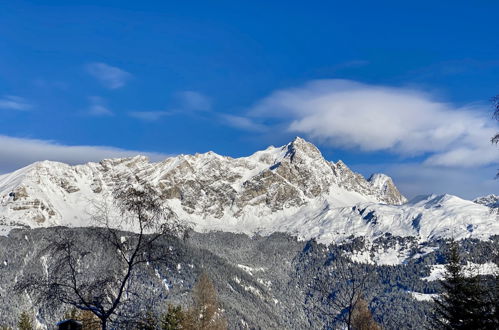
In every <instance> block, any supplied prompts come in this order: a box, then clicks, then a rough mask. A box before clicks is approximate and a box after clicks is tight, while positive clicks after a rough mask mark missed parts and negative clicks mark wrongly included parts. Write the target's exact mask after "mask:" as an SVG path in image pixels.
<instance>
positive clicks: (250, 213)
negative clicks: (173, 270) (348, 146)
mask: <svg viewBox="0 0 499 330" xmlns="http://www.w3.org/2000/svg"><path fill="white" fill-rule="evenodd" d="M130 174H133V175H134V176H137V177H139V178H140V179H141V180H142V181H147V182H149V183H151V184H152V185H154V186H155V187H156V190H157V191H158V193H159V194H160V197H161V199H162V200H163V201H164V203H165V205H168V206H170V207H171V208H172V209H173V210H174V211H175V213H176V214H177V215H178V216H179V218H181V219H184V220H185V221H187V222H190V223H191V224H192V225H193V226H194V228H195V229H196V230H200V231H205V230H222V231H232V232H245V233H254V232H258V233H262V234H264V233H271V232H274V231H285V232H291V233H293V234H296V235H298V236H300V237H304V238H310V237H317V238H320V239H322V240H323V241H326V242H330V241H335V240H338V239H344V238H345V237H348V236H350V235H355V236H359V235H360V236H363V235H366V237H376V236H379V235H383V234H384V233H386V232H390V233H393V234H397V235H402V236H404V235H421V234H422V233H425V234H424V235H429V234H428V233H432V234H431V235H432V236H435V235H436V236H438V233H440V232H441V231H440V230H438V231H436V232H432V230H431V228H433V225H432V222H431V221H426V218H424V219H423V220H424V221H423V220H421V219H420V220H418V223H423V224H426V226H427V227H428V226H429V227H431V228H430V229H428V228H427V227H425V226H422V227H418V228H419V229H417V230H416V229H414V227H413V226H412V224H411V223H412V221H413V220H414V219H413V218H417V217H418V214H419V213H421V214H423V213H424V214H426V217H431V216H432V214H433V213H432V212H433V210H435V212H437V211H438V212H440V211H441V209H437V205H436V204H435V206H432V205H430V204H428V203H426V204H425V205H419V204H418V205H413V204H411V205H407V206H402V207H401V206H398V205H402V204H404V203H406V201H407V200H406V198H405V197H404V196H403V195H402V194H401V193H400V192H399V191H398V189H397V188H396V186H395V184H394V183H393V181H392V179H391V178H390V177H388V176H386V175H383V174H374V175H372V176H371V177H370V178H369V179H366V178H364V177H363V176H362V175H360V174H358V173H355V172H353V171H352V170H350V169H349V168H348V166H347V165H346V164H344V163H343V162H342V161H338V162H336V163H334V162H330V161H327V160H326V159H324V157H323V156H322V154H321V152H320V151H319V149H317V147H316V146H314V145H313V144H311V143H309V142H307V141H305V140H303V139H301V138H295V139H294V140H293V141H291V142H290V143H288V144H286V145H284V146H282V147H268V148H267V149H265V150H261V151H257V152H255V153H254V154H252V155H250V156H247V157H241V158H231V157H226V156H221V155H218V154H216V153H214V152H207V153H203V154H195V155H178V156H175V157H168V158H166V159H164V160H163V161H160V162H150V161H149V160H148V158H147V157H144V156H136V157H130V158H119V159H105V160H102V161H101V162H99V163H87V164H84V165H77V166H70V165H67V164H64V163H58V162H49V161H43V162H37V163H34V164H32V165H29V166H27V167H25V168H22V169H20V170H17V171H15V172H12V173H9V174H5V175H1V176H0V227H1V226H3V227H4V228H5V227H8V226H20V225H22V226H30V227H41V226H43V227H46V226H57V225H66V226H88V225H93V223H90V222H89V221H90V220H89V216H88V209H89V205H91V204H92V203H94V202H96V201H97V202H100V201H105V200H107V201H110V200H111V199H112V194H111V192H112V190H113V187H114V186H115V184H116V182H117V180H118V179H119V178H120V177H121V178H122V177H124V176H127V175H130ZM461 201H462V200H458V201H451V202H449V203H446V204H445V206H446V207H449V208H453V207H454V206H453V205H457V204H459V205H461V204H462V205H464V206H463V208H462V209H466V210H471V211H472V212H475V213H476V212H478V213H479V214H480V217H482V215H483V212H482V209H481V208H484V209H487V210H488V208H487V207H484V206H481V205H478V204H475V203H472V202H469V203H471V206H474V208H471V206H470V205H469V204H466V202H461ZM453 203H454V204H453ZM456 203H457V204H456ZM367 208H369V209H372V210H373V213H372V214H376V219H377V220H376V221H374V220H373V219H374V218H373V216H369V217H367V218H365V217H366V215H365V214H366V213H365V212H359V211H358V210H362V209H367ZM414 208H415V209H417V210H419V208H426V209H429V210H431V212H429V211H425V212H423V213H422V212H420V211H415V210H414ZM369 212H371V211H369ZM369 212H367V213H369ZM428 212H429V213H428ZM466 212H468V211H466ZM369 214H371V213H369ZM442 214H443V213H442ZM442 214H440V216H442ZM443 216H445V214H444V215H443ZM471 218H473V217H471ZM418 219H419V218H418ZM463 219H470V217H469V216H468V217H465V218H463ZM489 220H490V219H489V218H482V220H481V221H482V223H483V222H487V221H489ZM442 221H443V220H442ZM463 221H464V220H463ZM466 221H467V220H466ZM473 221H474V220H473ZM487 223H488V222H487ZM475 227H476V226H475ZM475 227H473V228H475ZM492 227H493V226H492ZM464 228H469V226H468V227H466V226H464ZM476 228H482V227H480V226H478V227H476ZM483 228H485V226H484V227H483ZM433 229H434V228H433ZM477 233H480V230H475V231H474V232H473V235H476V234H477ZM464 234H466V235H467V234H468V231H465V232H464Z"/></svg>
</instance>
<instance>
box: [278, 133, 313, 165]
mask: <svg viewBox="0 0 499 330" xmlns="http://www.w3.org/2000/svg"><path fill="white" fill-rule="evenodd" d="M284 148H286V154H285V157H289V158H290V159H291V160H292V161H294V160H295V158H297V157H298V158H300V159H301V160H303V159H304V158H311V159H323V157H322V153H321V152H320V151H319V149H318V148H317V147H316V146H315V145H313V144H312V143H310V142H308V141H306V140H304V139H302V138H301V137H295V138H294V139H293V141H291V142H290V143H288V144H287V145H286V146H284Z"/></svg>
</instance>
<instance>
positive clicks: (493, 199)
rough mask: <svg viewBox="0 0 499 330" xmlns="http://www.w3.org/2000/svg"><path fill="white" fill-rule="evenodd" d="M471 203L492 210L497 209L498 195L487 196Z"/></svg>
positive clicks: (498, 205) (498, 203) (498, 207)
mask: <svg viewBox="0 0 499 330" xmlns="http://www.w3.org/2000/svg"><path fill="white" fill-rule="evenodd" d="M473 202H475V203H477V204H481V205H485V206H488V207H490V208H493V209H499V196H498V195H493V194H491V195H487V196H482V197H478V198H475V199H474V200H473Z"/></svg>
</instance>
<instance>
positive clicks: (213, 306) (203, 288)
mask: <svg viewBox="0 0 499 330" xmlns="http://www.w3.org/2000/svg"><path fill="white" fill-rule="evenodd" d="M192 298H193V301H194V304H193V305H192V307H191V308H190V309H189V310H188V312H187V317H186V319H185V320H184V322H183V324H182V327H183V328H185V329H187V330H226V329H227V320H226V319H225V317H224V316H223V314H222V310H221V306H220V304H219V302H218V297H217V291H216V289H215V286H214V284H213V282H212V281H211V279H210V278H209V276H208V275H207V274H206V273H202V274H201V275H200V276H199V279H198V281H197V282H196V285H195V286H194V288H193V290H192Z"/></svg>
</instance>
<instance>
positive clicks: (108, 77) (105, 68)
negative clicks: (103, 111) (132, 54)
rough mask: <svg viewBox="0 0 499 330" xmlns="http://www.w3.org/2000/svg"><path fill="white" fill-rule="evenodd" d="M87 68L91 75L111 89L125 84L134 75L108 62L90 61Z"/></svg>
mask: <svg viewBox="0 0 499 330" xmlns="http://www.w3.org/2000/svg"><path fill="white" fill-rule="evenodd" d="M86 69H87V72H88V73H89V74H90V75H92V76H93V77H95V78H96V79H98V80H99V81H100V82H101V83H102V84H103V85H104V86H105V87H107V88H109V89H117V88H121V87H123V86H125V84H126V83H127V81H128V80H130V78H131V77H132V75H131V74H130V73H128V72H126V71H124V70H122V69H120V68H117V67H115V66H110V65H108V64H106V63H100V62H95V63H89V64H87V66H86Z"/></svg>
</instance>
